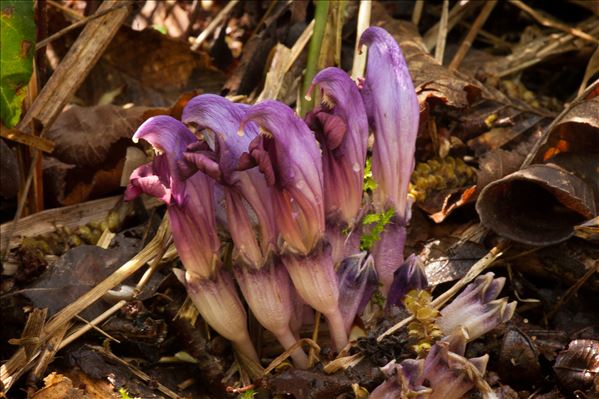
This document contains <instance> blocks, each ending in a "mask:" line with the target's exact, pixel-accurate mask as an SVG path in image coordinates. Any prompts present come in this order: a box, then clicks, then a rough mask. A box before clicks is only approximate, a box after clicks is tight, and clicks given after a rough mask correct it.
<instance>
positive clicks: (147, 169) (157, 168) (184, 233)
mask: <svg viewBox="0 0 599 399" xmlns="http://www.w3.org/2000/svg"><path fill="white" fill-rule="evenodd" d="M139 139H143V140H146V141H147V142H149V143H150V144H151V145H152V146H153V147H154V148H155V149H156V151H157V152H159V153H160V154H159V155H157V156H156V157H155V158H154V160H153V161H152V162H151V163H149V164H146V165H143V166H140V167H139V168H137V169H136V170H135V171H134V172H133V173H132V174H131V177H130V179H129V185H128V186H127V190H126V191H125V199H126V200H128V201H129V200H132V199H133V198H135V197H137V196H138V195H140V194H141V193H145V194H148V195H152V196H154V197H157V198H160V199H162V200H163V201H164V202H165V203H166V204H167V205H168V206H169V207H168V216H169V220H170V224H171V231H172V232H173V241H174V243H175V247H176V248H177V252H178V254H179V257H180V258H181V261H182V262H183V264H184V265H185V267H186V268H187V270H189V271H191V272H193V273H195V274H197V275H198V276H201V277H210V276H212V275H213V274H214V273H215V271H216V269H217V268H218V266H219V248H220V241H219V239H218V235H217V234H216V220H215V215H214V194H213V182H212V180H211V179H210V178H208V176H206V175H204V174H203V173H196V174H194V175H193V176H191V177H190V178H189V179H187V180H186V181H183V179H182V177H181V174H180V172H179V168H178V166H177V165H178V162H179V161H180V160H181V159H183V152H184V151H185V148H186V147H187V146H188V145H190V144H192V143H195V142H197V139H196V137H195V136H194V135H193V133H191V132H190V131H189V130H188V129H187V128H186V127H185V125H183V124H182V123H181V122H179V121H177V120H176V119H173V118H171V117H169V116H156V117H153V118H150V119H148V120H147V121H146V122H144V123H143V124H142V125H141V126H140V127H139V129H138V130H137V132H136V133H135V135H134V136H133V140H134V141H137V140H139Z"/></svg>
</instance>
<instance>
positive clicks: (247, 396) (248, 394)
mask: <svg viewBox="0 0 599 399" xmlns="http://www.w3.org/2000/svg"><path fill="white" fill-rule="evenodd" d="M257 393H258V392H256V391H254V390H253V389H248V390H247V391H245V392H243V393H242V394H241V395H239V399H252V398H253V397H254V396H256V394H257Z"/></svg>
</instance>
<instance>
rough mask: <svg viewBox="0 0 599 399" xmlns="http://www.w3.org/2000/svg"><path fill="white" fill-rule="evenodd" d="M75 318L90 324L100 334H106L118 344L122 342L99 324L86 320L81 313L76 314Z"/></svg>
mask: <svg viewBox="0 0 599 399" xmlns="http://www.w3.org/2000/svg"><path fill="white" fill-rule="evenodd" d="M75 318H76V319H77V320H79V321H80V322H82V323H83V324H85V325H88V326H90V327H91V328H92V329H94V330H96V331H97V332H99V333H100V334H102V335H103V336H105V337H106V338H108V339H109V340H111V341H114V342H116V343H117V344H120V343H121V341H119V340H118V339H116V338H115V337H113V336H112V335H110V334H108V333H107V332H106V331H104V330H102V329H101V328H100V327H98V325H97V324H92V323H91V322H89V321H87V320H85V319H84V318H83V317H81V316H79V315H76V316H75ZM88 331H89V330H88ZM71 342H72V341H71Z"/></svg>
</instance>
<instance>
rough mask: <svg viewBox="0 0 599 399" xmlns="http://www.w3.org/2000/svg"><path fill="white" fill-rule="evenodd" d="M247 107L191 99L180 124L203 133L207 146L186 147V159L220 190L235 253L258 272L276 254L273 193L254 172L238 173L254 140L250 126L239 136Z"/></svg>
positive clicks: (205, 98) (209, 98)
mask: <svg viewBox="0 0 599 399" xmlns="http://www.w3.org/2000/svg"><path fill="white" fill-rule="evenodd" d="M248 108H249V107H248V106H247V105H244V104H236V103H232V102H231V101H229V100H227V99H226V98H223V97H220V96H216V95H213V94H204V95H201V96H197V97H194V98H193V99H191V100H190V101H189V103H188V104H187V105H186V106H185V108H184V110H183V116H182V120H183V122H185V123H193V124H194V125H196V127H197V128H198V129H200V130H204V132H205V133H204V136H205V138H206V140H205V142H206V143H209V145H204V146H198V145H195V146H191V147H190V148H187V151H186V152H185V154H184V158H185V160H186V161H187V164H186V165H187V167H188V168H191V171H194V170H196V169H199V170H201V171H203V172H204V173H206V174H208V175H210V176H211V177H213V178H214V179H216V180H217V181H218V182H219V183H221V184H222V185H223V186H224V195H225V204H226V206H225V207H226V210H227V220H230V221H231V223H229V226H228V227H229V231H230V233H231V237H232V238H233V241H234V242H235V246H236V250H237V251H238V253H239V255H240V256H241V258H242V260H243V261H244V262H245V263H246V264H247V265H250V266H252V267H260V266H262V265H263V264H265V262H266V261H267V259H268V257H269V254H270V253H271V252H272V251H273V250H274V247H275V239H276V231H275V223H274V215H273V211H272V207H271V206H270V202H271V200H270V197H271V195H272V190H271V189H270V188H269V187H268V186H267V184H266V180H265V179H264V176H263V175H262V174H261V173H260V172H259V171H258V170H257V169H256V168H254V169H249V170H245V171H239V170H238V169H239V160H240V158H241V156H242V154H243V153H245V152H247V151H248V146H249V144H250V142H251V141H252V139H254V138H255V137H257V135H258V131H257V127H256V125H255V124H253V123H249V124H246V126H245V132H244V134H237V132H238V131H239V126H240V123H241V120H242V119H243V117H244V115H245V113H246V112H247V110H248ZM247 204H249V206H250V208H251V209H248V207H247ZM252 219H253V220H252ZM256 222H257V223H256ZM256 224H257V226H256ZM256 230H259V231H256ZM256 233H259V234H258V235H259V237H258V238H257V237H256V235H257V234H256Z"/></svg>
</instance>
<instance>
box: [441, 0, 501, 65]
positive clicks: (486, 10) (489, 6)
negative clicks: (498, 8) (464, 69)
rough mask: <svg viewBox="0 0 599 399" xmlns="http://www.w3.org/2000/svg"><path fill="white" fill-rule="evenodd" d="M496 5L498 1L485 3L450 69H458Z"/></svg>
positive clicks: (454, 57)
mask: <svg viewBox="0 0 599 399" xmlns="http://www.w3.org/2000/svg"><path fill="white" fill-rule="evenodd" d="M496 4H497V1H496V0H491V1H487V2H486V3H485V5H484V7H483V9H482V11H481V12H480V14H478V17H476V19H475V20H474V23H473V24H472V26H471V27H470V30H469V31H468V34H467V35H466V37H465V38H464V40H463V41H462V44H460V48H458V51H457V52H456V53H455V55H454V56H453V59H452V60H451V62H450V63H449V69H458V67H459V66H460V64H461V62H462V60H463V59H464V57H465V56H466V54H467V53H468V50H470V47H471V46H472V42H473V41H474V38H476V35H477V34H478V32H479V31H480V29H481V28H482V27H483V25H484V24H485V22H486V21H487V18H488V17H489V15H491V12H492V11H493V9H494V8H495V5H496Z"/></svg>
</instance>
